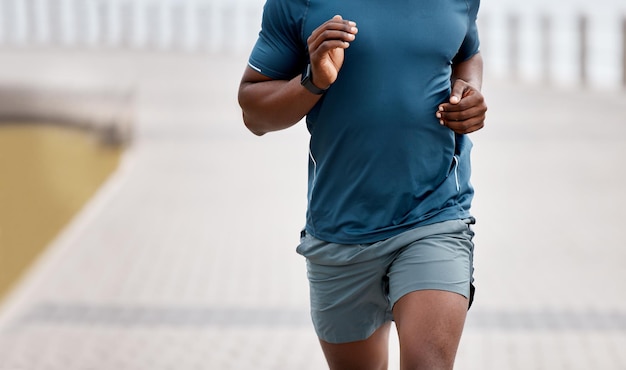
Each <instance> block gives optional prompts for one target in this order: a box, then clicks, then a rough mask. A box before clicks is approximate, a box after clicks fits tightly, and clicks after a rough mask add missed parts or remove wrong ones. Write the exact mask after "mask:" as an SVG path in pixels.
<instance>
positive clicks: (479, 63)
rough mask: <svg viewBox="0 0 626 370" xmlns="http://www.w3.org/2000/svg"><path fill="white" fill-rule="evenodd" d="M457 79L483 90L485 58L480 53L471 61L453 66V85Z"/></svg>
mask: <svg viewBox="0 0 626 370" xmlns="http://www.w3.org/2000/svg"><path fill="white" fill-rule="evenodd" d="M457 79H460V80H463V81H465V82H467V83H468V84H470V85H472V86H474V87H475V88H476V89H477V90H479V91H480V90H481V88H482V85H483V57H482V55H481V54H480V53H477V54H475V55H474V56H472V57H471V58H470V59H468V60H466V61H463V62H461V63H458V64H454V65H453V66H452V84H453V85H454V81H456V80H457Z"/></svg>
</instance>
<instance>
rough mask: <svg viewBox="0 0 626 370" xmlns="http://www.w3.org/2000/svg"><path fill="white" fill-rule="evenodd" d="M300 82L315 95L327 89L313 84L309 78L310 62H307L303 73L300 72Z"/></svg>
mask: <svg viewBox="0 0 626 370" xmlns="http://www.w3.org/2000/svg"><path fill="white" fill-rule="evenodd" d="M300 84H301V85H302V86H304V88H305V89H307V90H309V91H310V92H311V93H313V94H315V95H322V94H323V93H325V92H326V90H327V89H320V88H319V87H317V86H315V85H314V84H313V81H312V78H311V63H309V64H307V66H306V70H305V72H304V74H302V80H301V81H300Z"/></svg>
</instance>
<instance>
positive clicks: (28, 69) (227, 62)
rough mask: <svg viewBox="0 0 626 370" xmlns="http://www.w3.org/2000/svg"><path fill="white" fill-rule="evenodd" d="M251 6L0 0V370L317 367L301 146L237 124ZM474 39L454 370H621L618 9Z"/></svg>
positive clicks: (607, 3) (564, 4)
mask: <svg viewBox="0 0 626 370" xmlns="http://www.w3.org/2000/svg"><path fill="white" fill-rule="evenodd" d="M263 3H264V2H263V1H262V0H224V1H220V0H0V303H1V305H0V369H7V370H8V369H11V370H14V369H29V370H30V369H56V368H63V369H113V368H115V369H124V368H128V369H144V368H152V369H157V368H168V369H169V368H176V369H187V368H189V369H248V368H252V367H253V368H257V369H262V368H266V369H309V368H310V369H317V368H323V357H322V356H321V352H320V351H319V350H318V348H317V347H318V346H317V343H316V339H315V337H314V334H313V331H312V328H311V327H310V324H309V322H308V314H307V304H308V296H307V294H308V292H307V282H306V276H305V273H304V265H303V261H301V259H300V258H299V257H298V256H297V255H295V253H294V252H293V249H294V248H295V246H296V245H297V242H298V239H297V235H298V232H299V228H300V227H301V226H302V224H303V222H304V211H305V201H306V198H305V195H306V193H305V192H306V189H305V187H306V159H307V150H306V148H307V133H306V130H305V128H304V127H302V126H303V125H298V126H297V127H294V128H293V129H290V130H286V131H284V132H278V133H275V134H272V135H268V136H266V137H263V138H256V137H253V136H252V135H251V134H249V133H248V132H247V131H246V130H245V128H244V127H243V124H242V122H241V119H240V112H239V109H238V105H237V101H236V94H237V85H238V82H239V78H240V76H241V73H242V72H243V70H244V68H245V66H246V62H247V56H248V53H249V51H250V49H251V47H252V45H253V44H254V42H255V40H256V36H257V34H258V31H259V28H260V20H261V14H262V6H263ZM357 22H358V20H357ZM479 27H480V32H481V39H482V53H483V56H484V59H485V87H484V90H485V95H486V96H487V99H488V104H489V106H490V112H489V121H488V123H487V127H486V128H485V129H484V130H483V131H481V132H479V133H477V134H475V135H473V136H472V138H473V140H474V142H475V150H474V151H475V159H474V160H475V166H474V184H475V185H476V188H477V195H476V205H475V208H476V209H475V214H476V215H477V218H478V220H479V223H478V224H477V226H476V230H477V238H476V241H477V255H476V265H477V273H476V275H477V276H476V277H477V282H478V284H479V296H478V297H479V298H478V300H477V305H476V308H475V309H473V312H472V313H471V314H470V316H469V318H468V329H467V334H466V335H465V339H464V341H463V343H462V345H461V348H460V350H459V351H460V352H459V361H458V366H457V367H458V368H460V369H513V368H522V369H527V368H534V369H556V368H562V369H589V368H592V366H593V367H595V368H599V369H626V355H625V354H624V353H623V350H622V349H623V348H625V346H626V284H625V281H626V280H625V279H626V270H625V269H624V267H623V261H624V260H626V248H625V247H626V244H625V243H624V241H623V236H622V231H621V230H622V226H621V222H620V216H621V212H620V211H621V209H623V207H624V206H626V201H625V200H624V197H623V196H622V189H623V185H622V184H623V181H624V180H625V179H626V172H625V170H624V168H623V167H624V166H623V165H622V164H621V160H622V158H623V157H624V154H626V153H625V152H626V142H625V140H626V139H625V138H626V136H625V135H624V134H626V128H625V126H626V94H625V91H626V4H625V3H624V2H623V1H622V0H596V1H594V2H592V3H591V2H588V1H582V0H569V1H568V0H560V1H551V2H546V1H539V0H527V1H525V2H524V3H523V4H522V3H520V2H514V1H512V0H499V1H483V2H482V5H481V13H480V15H479ZM392 346H395V347H397V343H392ZM395 347H394V348H395ZM391 362H392V365H397V358H395V357H393V358H392V359H391Z"/></svg>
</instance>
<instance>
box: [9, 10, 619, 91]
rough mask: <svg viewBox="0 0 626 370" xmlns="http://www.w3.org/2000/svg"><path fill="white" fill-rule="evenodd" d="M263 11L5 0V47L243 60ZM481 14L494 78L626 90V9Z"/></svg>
mask: <svg viewBox="0 0 626 370" xmlns="http://www.w3.org/2000/svg"><path fill="white" fill-rule="evenodd" d="M263 3H264V0H0V47H4V48H46V47H60V48H93V49H101V48H105V49H106V48H109V49H119V48H124V49H130V50H160V51H182V52H221V53H222V52H235V53H247V52H249V50H250V47H251V46H252V44H253V43H254V41H255V39H256V36H257V34H258V30H259V29H260V23H261V12H262V7H263ZM485 5H486V6H485V7H483V9H482V10H481V17H480V21H479V25H480V27H481V37H482V42H483V52H484V56H485V59H486V62H487V67H488V69H489V71H490V73H491V74H492V75H496V76H497V77H511V78H514V79H523V80H537V81H541V82H548V83H556V84H582V85H585V86H601V87H611V88H614V87H617V88H619V87H626V52H625V50H626V21H625V20H624V19H626V18H625V17H624V13H622V12H621V11H622V10H621V9H618V10H617V11H613V10H611V9H605V10H604V12H603V13H596V14H594V12H593V11H589V10H588V11H586V12H581V13H575V12H572V11H570V12H564V11H562V10H560V11H559V12H552V13H550V12H537V11H529V10H528V9H526V8H523V9H524V10H521V9H518V10H511V9H509V8H507V7H505V6H498V5H497V4H495V3H491V4H489V3H487V4H485ZM489 5H492V6H489ZM581 14H585V15H584V16H582V15H581Z"/></svg>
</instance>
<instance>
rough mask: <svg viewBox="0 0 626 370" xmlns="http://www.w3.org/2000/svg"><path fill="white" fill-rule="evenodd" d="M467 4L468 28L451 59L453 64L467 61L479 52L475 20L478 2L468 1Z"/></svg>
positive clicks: (476, 0)
mask: <svg viewBox="0 0 626 370" xmlns="http://www.w3.org/2000/svg"><path fill="white" fill-rule="evenodd" d="M468 4H469V20H468V21H469V26H468V28H467V33H466V34H465V39H464V40H463V44H461V47H460V48H459V51H458V52H457V54H456V56H455V57H454V59H453V63H460V62H463V61H465V60H468V59H469V58H471V57H472V56H474V55H475V54H476V53H478V52H479V50H480V39H479V37H478V26H477V24H476V20H477V18H478V9H479V7H480V0H468Z"/></svg>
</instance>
